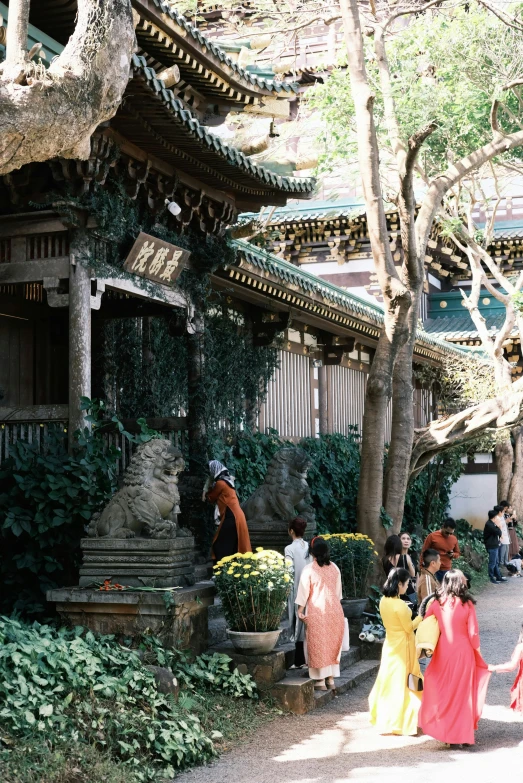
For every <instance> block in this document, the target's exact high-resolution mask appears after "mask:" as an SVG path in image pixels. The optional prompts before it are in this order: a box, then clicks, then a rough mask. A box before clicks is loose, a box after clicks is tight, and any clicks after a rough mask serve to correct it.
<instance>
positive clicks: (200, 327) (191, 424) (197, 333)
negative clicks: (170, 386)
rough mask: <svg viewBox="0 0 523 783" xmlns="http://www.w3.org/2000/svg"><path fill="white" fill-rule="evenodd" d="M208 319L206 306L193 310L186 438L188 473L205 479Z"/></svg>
mask: <svg viewBox="0 0 523 783" xmlns="http://www.w3.org/2000/svg"><path fill="white" fill-rule="evenodd" d="M204 332H205V319H204V314H203V302H197V303H195V306H194V311H193V313H192V318H191V319H190V325H189V328H188V330H187V336H186V340H187V342H186V345H187V385H188V389H187V390H188V398H189V402H188V406H187V434H188V437H189V472H190V473H191V474H192V475H204V474H205V472H206V468H207V460H208V458H209V457H208V454H207V427H206V416H205V408H206V399H205V390H204V388H203V378H204V371H205V356H204Z"/></svg>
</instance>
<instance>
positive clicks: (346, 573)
mask: <svg viewBox="0 0 523 783" xmlns="http://www.w3.org/2000/svg"><path fill="white" fill-rule="evenodd" d="M323 538H324V539H325V541H328V542H329V547H330V551H331V558H332V560H333V561H334V562H335V563H336V565H337V566H338V568H339V569H340V571H341V582H342V586H343V597H344V598H364V597H365V596H366V594H367V583H368V579H369V576H370V573H371V570H372V566H373V564H374V558H375V556H376V553H375V552H374V542H373V541H371V539H370V538H369V537H368V536H364V535H363V534H362V533H335V534H333V535H328V534H327V535H324V536H323Z"/></svg>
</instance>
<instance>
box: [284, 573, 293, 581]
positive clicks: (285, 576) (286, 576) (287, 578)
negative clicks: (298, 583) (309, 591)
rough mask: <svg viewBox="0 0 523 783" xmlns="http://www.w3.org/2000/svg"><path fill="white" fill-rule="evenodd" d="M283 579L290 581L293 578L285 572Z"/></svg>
mask: <svg viewBox="0 0 523 783" xmlns="http://www.w3.org/2000/svg"><path fill="white" fill-rule="evenodd" d="M283 581H284V582H290V581H291V578H290V576H289V574H284V575H283Z"/></svg>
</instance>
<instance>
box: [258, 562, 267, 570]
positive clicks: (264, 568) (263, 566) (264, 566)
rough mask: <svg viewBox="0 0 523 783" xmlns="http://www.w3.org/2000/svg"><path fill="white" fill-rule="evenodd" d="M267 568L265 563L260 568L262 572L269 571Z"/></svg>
mask: <svg viewBox="0 0 523 783" xmlns="http://www.w3.org/2000/svg"><path fill="white" fill-rule="evenodd" d="M267 567H268V566H266V565H265V563H263V564H262V565H261V566H260V571H266V570H267Z"/></svg>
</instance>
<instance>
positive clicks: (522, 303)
mask: <svg viewBox="0 0 523 783" xmlns="http://www.w3.org/2000/svg"><path fill="white" fill-rule="evenodd" d="M511 299H512V304H513V305H514V307H515V309H516V310H517V311H518V313H523V293H522V292H521V291H517V292H516V293H515V294H512V296H511Z"/></svg>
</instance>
